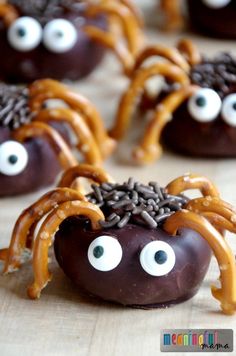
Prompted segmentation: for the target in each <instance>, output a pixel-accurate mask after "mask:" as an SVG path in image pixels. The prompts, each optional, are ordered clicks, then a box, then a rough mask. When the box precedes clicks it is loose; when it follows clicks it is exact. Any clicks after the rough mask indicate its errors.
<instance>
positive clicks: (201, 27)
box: [160, 0, 236, 38]
mask: <svg viewBox="0 0 236 356" xmlns="http://www.w3.org/2000/svg"><path fill="white" fill-rule="evenodd" d="M183 4H186V7H187V13H188V15H187V17H188V22H189V24H190V25H191V26H192V27H193V28H194V29H195V30H197V31H200V32H202V33H204V34H206V35H211V36H214V37H224V38H236V25H235V15H236V5H235V1H234V0H199V1H196V0H186V1H182V0H160V7H161V11H162V12H163V13H164V28H166V29H167V30H175V29H181V28H182V27H183V25H184V22H185V18H184V14H183V11H182V10H183V6H182V5H183Z"/></svg>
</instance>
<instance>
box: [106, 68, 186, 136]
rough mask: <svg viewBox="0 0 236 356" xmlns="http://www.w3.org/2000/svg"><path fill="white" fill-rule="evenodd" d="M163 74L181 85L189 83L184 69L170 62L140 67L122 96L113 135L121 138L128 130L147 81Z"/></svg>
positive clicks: (112, 131)
mask: <svg viewBox="0 0 236 356" xmlns="http://www.w3.org/2000/svg"><path fill="white" fill-rule="evenodd" d="M157 75H159V76H163V77H166V78H168V79H169V80H171V81H173V82H177V83H179V84H181V85H186V84H188V83H189V79H188V77H187V75H186V74H185V73H184V71H183V70H181V69H180V68H178V67H177V66H174V65H171V64H169V63H156V64H154V65H152V66H150V67H148V68H140V69H139V70H138V71H137V72H135V73H134V77H133V78H132V79H131V82H130V85H129V88H128V89H127V91H126V92H125V93H124V95H123V97H122V98H121V101H120V104H119V108H118V112H117V116H116V122H115V125H114V127H113V129H112V130H111V136H112V137H114V138H115V139H121V138H122V137H123V136H124V134H125V132H126V131H127V129H128V127H129V124H130V120H131V116H132V114H133V111H134V106H135V102H136V100H137V98H138V97H140V95H141V93H142V92H143V90H144V87H145V83H146V81H147V80H148V79H150V78H152V77H154V76H157Z"/></svg>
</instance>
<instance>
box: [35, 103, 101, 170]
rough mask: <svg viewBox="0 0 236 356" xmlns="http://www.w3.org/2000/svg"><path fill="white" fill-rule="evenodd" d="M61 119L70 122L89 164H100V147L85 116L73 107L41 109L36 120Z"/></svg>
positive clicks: (79, 146) (80, 148)
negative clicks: (84, 118)
mask: <svg viewBox="0 0 236 356" xmlns="http://www.w3.org/2000/svg"><path fill="white" fill-rule="evenodd" d="M52 120H53V121H61V122H66V123H68V124H69V125H70V126H71V128H72V129H73V131H74V133H75V134H76V136H77V139H78V144H77V147H78V150H79V151H81V152H82V153H83V155H84V156H85V161H86V162H88V163H89V164H94V165H99V164H101V162H102V157H101V153H100V150H99V147H98V145H97V143H96V141H95V139H94V137H93V135H92V134H91V131H90V129H89V128H88V126H87V125H86V123H85V122H84V120H83V118H82V117H81V116H80V115H79V114H78V113H77V112H76V111H73V110H71V109H64V108H60V109H46V110H42V111H40V112H39V113H38V114H37V116H36V117H35V121H36V122H39V121H40V122H46V123H48V122H49V121H52Z"/></svg>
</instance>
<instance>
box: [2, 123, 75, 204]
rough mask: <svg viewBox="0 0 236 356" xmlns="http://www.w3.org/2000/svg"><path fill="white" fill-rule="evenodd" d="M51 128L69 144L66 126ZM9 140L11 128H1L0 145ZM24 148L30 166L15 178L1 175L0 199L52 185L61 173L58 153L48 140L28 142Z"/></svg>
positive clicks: (55, 124)
mask: <svg viewBox="0 0 236 356" xmlns="http://www.w3.org/2000/svg"><path fill="white" fill-rule="evenodd" d="M51 126H53V127H54V128H55V129H56V130H57V131H58V132H59V133H60V134H61V135H62V136H63V137H64V138H65V140H66V141H67V142H68V143H69V141H70V138H69V136H68V130H67V128H66V127H65V126H63V125H62V124H60V123H51ZM9 140H12V136H11V131H10V130H9V128H6V127H5V128H0V145H1V143H3V142H5V141H9ZM24 147H25V148H26V150H27V152H28V157H29V161H28V164H27V166H26V168H25V170H24V171H23V172H22V173H20V174H18V175H15V176H7V175H4V174H2V173H0V197H5V196H11V195H18V194H26V193H29V192H33V191H36V190H38V189H40V188H43V187H44V186H48V185H51V184H53V183H54V182H55V179H56V177H57V175H58V174H59V173H60V171H61V166H60V164H59V161H58V159H57V156H56V153H55V152H54V151H53V149H52V148H51V146H50V144H49V143H48V141H47V140H46V139H43V138H34V139H30V140H27V141H26V142H25V143H24Z"/></svg>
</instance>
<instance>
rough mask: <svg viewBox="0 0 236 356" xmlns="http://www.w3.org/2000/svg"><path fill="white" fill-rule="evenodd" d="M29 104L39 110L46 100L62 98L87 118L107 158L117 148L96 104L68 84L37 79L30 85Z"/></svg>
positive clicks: (33, 109) (33, 108)
mask: <svg viewBox="0 0 236 356" xmlns="http://www.w3.org/2000/svg"><path fill="white" fill-rule="evenodd" d="M29 90H30V101H29V105H30V108H31V110H32V111H33V112H39V111H40V110H41V108H42V105H43V103H44V102H45V101H47V100H49V99H60V100H62V101H64V102H65V103H66V104H67V105H69V107H70V108H72V109H73V110H75V111H77V112H79V113H80V114H81V115H82V117H84V118H85V120H86V122H87V125H88V127H89V128H90V130H91V132H92V134H93V135H94V138H95V140H96V142H97V144H98V146H99V147H100V151H101V153H102V156H103V157H104V158H105V157H107V156H108V155H109V154H111V153H112V151H113V150H114V148H115V142H114V140H112V139H111V138H110V137H109V136H108V134H107V132H106V130H105V127H104V125H103V120H102V118H101V116H100V114H99V113H98V111H97V110H96V108H95V107H94V105H93V104H92V103H91V102H90V101H89V100H87V99H86V98H85V97H83V96H82V95H80V94H78V93H75V92H72V91H70V90H69V89H68V88H67V87H66V86H64V85H63V84H60V83H59V82H57V81H55V80H51V79H43V80H38V81H35V82H34V83H33V84H32V85H31V86H30V87H29Z"/></svg>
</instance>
